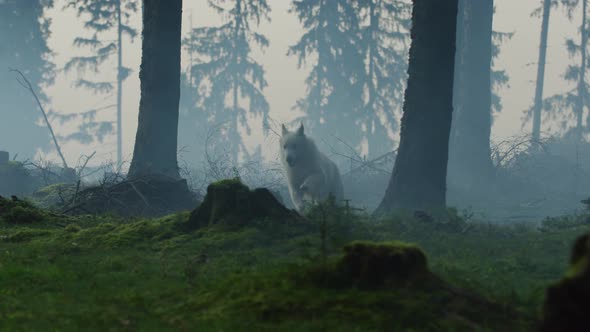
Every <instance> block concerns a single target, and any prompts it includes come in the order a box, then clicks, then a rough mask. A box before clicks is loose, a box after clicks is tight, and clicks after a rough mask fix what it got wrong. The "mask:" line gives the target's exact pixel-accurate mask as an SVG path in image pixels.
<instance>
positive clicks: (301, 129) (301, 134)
mask: <svg viewBox="0 0 590 332" xmlns="http://www.w3.org/2000/svg"><path fill="white" fill-rule="evenodd" d="M297 135H299V136H303V135H305V130H304V129H303V122H301V125H300V126H299V129H297Z"/></svg>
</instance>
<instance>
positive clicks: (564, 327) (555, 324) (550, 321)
mask: <svg viewBox="0 0 590 332" xmlns="http://www.w3.org/2000/svg"><path fill="white" fill-rule="evenodd" d="M589 313H590V234H586V235H584V236H581V237H579V238H578V239H577V240H576V242H575V244H574V248H573V250H572V255H571V258H570V267H569V269H568V271H567V272H566V275H565V276H564V278H563V279H562V280H561V281H560V282H558V283H557V284H555V285H553V286H550V287H549V288H547V292H546V297H545V304H544V308H543V324H542V326H541V329H540V330H541V331H542V332H549V331H588V330H590V322H589V320H588V314H589Z"/></svg>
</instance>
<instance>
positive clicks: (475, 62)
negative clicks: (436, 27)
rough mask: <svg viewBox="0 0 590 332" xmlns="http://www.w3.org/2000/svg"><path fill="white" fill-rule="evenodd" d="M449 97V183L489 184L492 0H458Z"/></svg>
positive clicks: (476, 187) (468, 187) (469, 187)
mask: <svg viewBox="0 0 590 332" xmlns="http://www.w3.org/2000/svg"><path fill="white" fill-rule="evenodd" d="M461 5H462V6H460V8H461V11H460V14H459V20H460V21H459V22H460V24H458V34H457V36H458V38H460V39H458V41H457V45H458V46H460V48H457V50H458V51H457V56H456V67H457V68H456V71H455V73H456V76H455V94H454V97H455V100H454V107H455V110H454V113H453V123H452V135H451V139H450V144H449V183H453V184H454V185H457V186H460V187H462V188H464V189H466V190H468V191H470V192H471V191H473V190H481V189H483V188H485V187H488V186H489V184H490V183H492V181H491V180H492V177H493V174H494V169H493V166H492V159H491V151H490V134H491V128H492V114H491V112H492V87H491V64H492V21H493V15H494V2H493V0H461Z"/></svg>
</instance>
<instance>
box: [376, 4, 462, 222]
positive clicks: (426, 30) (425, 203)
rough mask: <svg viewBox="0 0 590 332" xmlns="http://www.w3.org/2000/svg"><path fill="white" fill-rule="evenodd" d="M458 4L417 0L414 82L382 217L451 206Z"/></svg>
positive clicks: (412, 63) (412, 49)
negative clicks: (448, 193) (449, 179)
mask: <svg viewBox="0 0 590 332" xmlns="http://www.w3.org/2000/svg"><path fill="white" fill-rule="evenodd" d="M457 6H458V0H445V1H432V0H414V1H413V13H412V33H411V35H412V45H411V47H410V66H409V69H408V74H409V79H408V86H407V88H406V92H405V102H404V114H403V117H402V126H401V139H400V146H399V150H398V156H397V159H396V162H395V166H394V168H393V175H392V177H391V180H390V182H389V186H388V188H387V191H386V193H385V197H384V198H383V201H382V202H381V204H380V205H379V208H378V209H377V211H376V213H377V214H384V213H388V212H391V211H392V210H394V209H397V208H404V209H438V208H444V207H445V205H446V176H447V159H448V143H449V134H450V130H451V118H452V112H453V74H454V67H455V41H456V25H457Z"/></svg>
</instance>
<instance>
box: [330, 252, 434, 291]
mask: <svg viewBox="0 0 590 332" xmlns="http://www.w3.org/2000/svg"><path fill="white" fill-rule="evenodd" d="M340 264H341V268H342V269H343V272H344V273H345V274H347V275H348V276H349V277H350V278H351V279H352V281H353V282H354V283H355V284H357V285H359V286H363V287H368V288H374V287H380V286H384V285H386V284H388V283H390V282H392V281H393V282H395V281H411V280H412V279H416V278H420V277H422V276H425V275H427V274H428V266H427V261H426V255H424V253H423V252H422V250H421V249H420V248H418V247H416V246H413V245H409V244H405V243H397V242H392V243H371V242H353V243H351V244H348V245H346V246H345V247H344V256H343V257H342V260H341V262H340Z"/></svg>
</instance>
